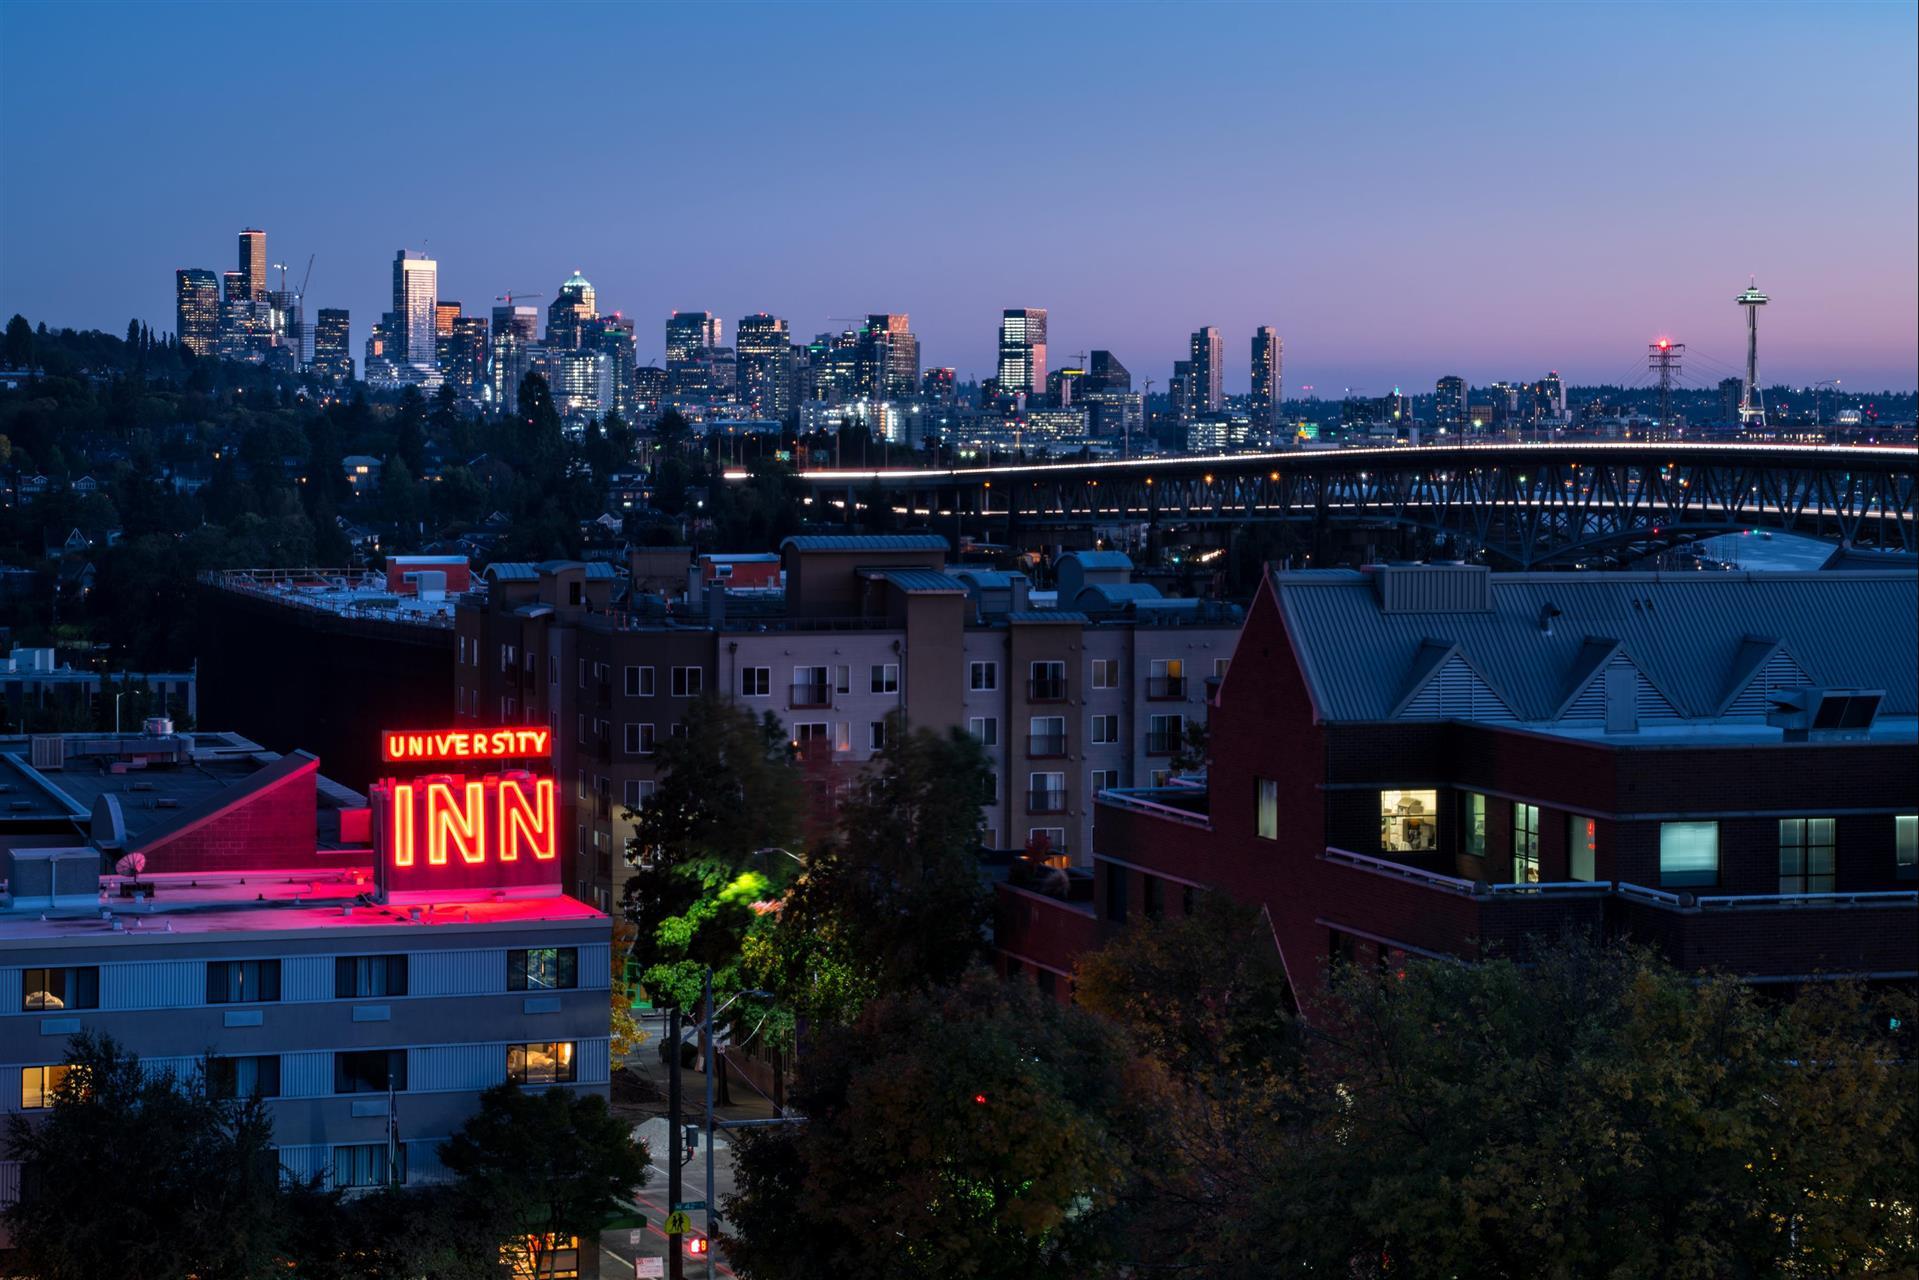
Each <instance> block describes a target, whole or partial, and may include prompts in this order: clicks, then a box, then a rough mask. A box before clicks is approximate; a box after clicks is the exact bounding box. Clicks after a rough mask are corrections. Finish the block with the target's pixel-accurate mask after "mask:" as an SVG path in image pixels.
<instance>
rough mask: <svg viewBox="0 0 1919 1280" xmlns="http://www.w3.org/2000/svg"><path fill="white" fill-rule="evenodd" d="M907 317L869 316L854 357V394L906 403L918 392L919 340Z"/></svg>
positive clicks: (862, 329) (861, 331)
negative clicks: (904, 401) (914, 334)
mask: <svg viewBox="0 0 1919 1280" xmlns="http://www.w3.org/2000/svg"><path fill="white" fill-rule="evenodd" d="M911 324H912V321H911V320H909V319H908V318H907V317H906V316H904V315H869V316H867V317H866V324H865V326H864V327H863V328H861V330H860V334H859V347H858V351H857V353H856V355H855V370H854V374H853V391H854V394H856V395H859V396H863V397H865V398H867V399H870V400H905V399H909V398H910V397H911V396H912V395H913V393H914V392H916V391H917V390H918V389H919V381H920V340H919V339H918V338H916V337H914V336H913V331H912V328H911Z"/></svg>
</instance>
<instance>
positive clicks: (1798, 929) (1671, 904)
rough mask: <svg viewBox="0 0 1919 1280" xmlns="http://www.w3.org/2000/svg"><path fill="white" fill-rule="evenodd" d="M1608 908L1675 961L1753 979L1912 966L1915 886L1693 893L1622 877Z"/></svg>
mask: <svg viewBox="0 0 1919 1280" xmlns="http://www.w3.org/2000/svg"><path fill="white" fill-rule="evenodd" d="M1614 914H1615V917H1616V919H1617V922H1618V925H1619V927H1620V929H1621V930H1622V931H1623V932H1626V933H1629V934H1630V935H1631V936H1632V937H1634V938H1635V939H1638V940H1639V941H1642V942H1646V943H1650V944H1652V945H1653V946H1656V947H1658V948H1659V949H1660V950H1661V951H1663V952H1664V953H1665V955H1666V958H1667V959H1668V960H1670V961H1671V962H1672V963H1673V964H1674V965H1676V966H1678V967H1679V968H1681V969H1700V968H1706V967H1709V966H1710V967H1712V968H1717V969H1725V970H1729V971H1731V972H1733V973H1738V974H1742V975H1744V976H1746V977H1748V978H1753V979H1756V980H1760V981H1764V980H1767V979H1773V980H1789V979H1794V978H1802V977H1808V976H1811V975H1814V974H1832V975H1838V974H1846V975H1853V976H1862V977H1873V978H1910V977H1912V976H1914V974H1915V972H1916V971H1919V893H1915V892H1913V891H1911V890H1899V891H1890V892H1879V893H1780V894H1743V895H1739V896H1736V897H1730V896H1704V897H1695V896H1693V895H1692V894H1689V893H1668V892H1666V891H1664V890H1662V889H1648V888H1645V887H1643V886H1640V885H1635V884H1624V883H1622V884H1619V885H1618V886H1616V888H1615V890H1614Z"/></svg>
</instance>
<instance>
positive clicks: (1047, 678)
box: [1026, 660, 1066, 702]
mask: <svg viewBox="0 0 1919 1280" xmlns="http://www.w3.org/2000/svg"><path fill="white" fill-rule="evenodd" d="M1026 696H1027V697H1028V698H1030V699H1032V700H1033V701H1035V702H1061V701H1064V700H1065V697H1066V664H1065V663H1064V662H1055V661H1051V660H1042V661H1039V662H1035V663H1032V664H1031V665H1030V666H1029V667H1028V669H1027V681H1026Z"/></svg>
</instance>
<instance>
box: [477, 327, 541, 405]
mask: <svg viewBox="0 0 1919 1280" xmlns="http://www.w3.org/2000/svg"><path fill="white" fill-rule="evenodd" d="M539 326H540V313H539V310H538V309H537V308H534V307H528V306H522V305H519V304H514V303H509V304H508V305H506V306H504V307H494V308H493V337H492V346H491V349H490V350H489V352H488V362H487V363H488V367H487V378H488V385H489V388H490V390H491V392H492V398H493V403H494V404H495V405H496V406H498V407H499V408H500V409H501V410H502V411H503V412H506V413H517V412H519V407H520V381H521V379H523V378H525V377H526V375H527V373H528V371H529V370H530V369H531V368H532V364H533V350H534V344H535V342H536V341H537V340H538V337H539Z"/></svg>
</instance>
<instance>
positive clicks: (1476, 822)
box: [1460, 791, 1486, 858]
mask: <svg viewBox="0 0 1919 1280" xmlns="http://www.w3.org/2000/svg"><path fill="white" fill-rule="evenodd" d="M1460 823H1461V825H1462V826H1463V827H1464V828H1465V839H1464V840H1462V841H1460V844H1461V845H1462V846H1463V847H1464V848H1465V850H1466V852H1467V853H1469V854H1471V855H1472V856H1473V857H1475V858H1483V857H1485V856H1486V797H1485V796H1482V795H1480V794H1479V793H1478V792H1477V791H1468V792H1467V793H1466V803H1465V805H1464V806H1463V811H1462V812H1461V813H1460Z"/></svg>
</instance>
